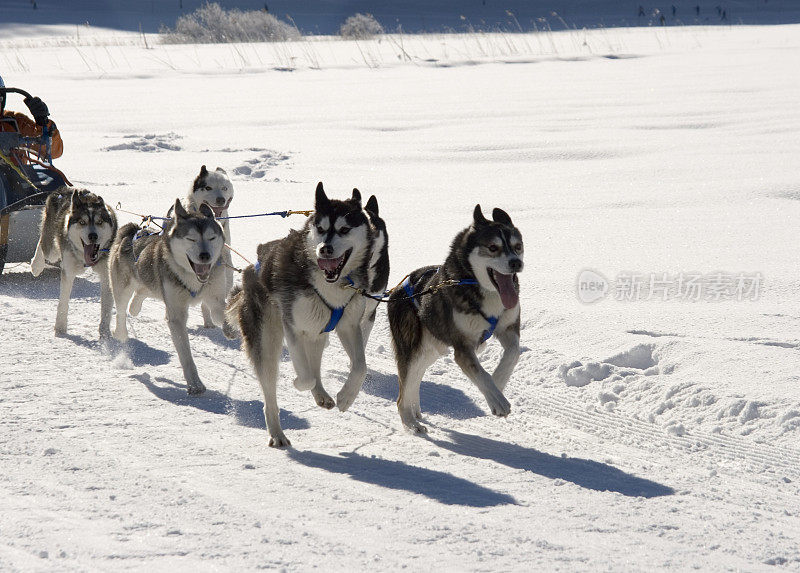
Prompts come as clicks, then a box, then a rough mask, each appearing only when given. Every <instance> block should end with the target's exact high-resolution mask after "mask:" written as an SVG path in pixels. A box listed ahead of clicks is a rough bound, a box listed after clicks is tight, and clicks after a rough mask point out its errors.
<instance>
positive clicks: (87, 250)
mask: <svg viewBox="0 0 800 573" xmlns="http://www.w3.org/2000/svg"><path fill="white" fill-rule="evenodd" d="M97 248H98V247H97V245H95V244H93V243H89V244H88V245H83V263H84V264H85V265H86V266H89V267H91V266H93V265H94V264H95V263H96V262H97V259H96V258H95V253H96V252H97Z"/></svg>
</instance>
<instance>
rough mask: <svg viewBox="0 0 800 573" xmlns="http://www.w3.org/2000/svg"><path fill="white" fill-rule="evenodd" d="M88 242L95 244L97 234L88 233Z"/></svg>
mask: <svg viewBox="0 0 800 573" xmlns="http://www.w3.org/2000/svg"><path fill="white" fill-rule="evenodd" d="M89 240H90V241H91V242H93V243H96V242H97V233H89Z"/></svg>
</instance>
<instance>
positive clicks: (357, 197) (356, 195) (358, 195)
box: [351, 187, 361, 205]
mask: <svg viewBox="0 0 800 573" xmlns="http://www.w3.org/2000/svg"><path fill="white" fill-rule="evenodd" d="M351 199H352V200H353V201H355V202H357V203H358V204H359V205H361V191H359V190H358V189H356V188H355V187H353V196H352V197H351Z"/></svg>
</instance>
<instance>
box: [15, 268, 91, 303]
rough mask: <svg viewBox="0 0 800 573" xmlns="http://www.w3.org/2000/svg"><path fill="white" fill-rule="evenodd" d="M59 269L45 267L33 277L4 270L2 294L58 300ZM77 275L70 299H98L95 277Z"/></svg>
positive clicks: (29, 274) (28, 274) (59, 286)
mask: <svg viewBox="0 0 800 573" xmlns="http://www.w3.org/2000/svg"><path fill="white" fill-rule="evenodd" d="M60 276H61V271H59V270H58V269H57V268H46V269H45V270H44V271H43V272H42V274H41V275H39V276H38V277H34V276H33V275H32V274H31V273H30V272H5V273H3V275H2V276H0V288H1V289H2V291H3V294H5V295H8V296H12V297H14V298H28V299H34V300H58V297H59V293H60V290H61V279H60ZM89 276H90V275H88V274H87V275H84V276H78V277H76V278H75V282H74V283H73V285H72V292H71V293H70V300H74V299H90V300H98V301H99V300H100V284H99V283H98V282H97V277H96V276H94V277H92V278H93V279H95V280H94V281H91V280H89Z"/></svg>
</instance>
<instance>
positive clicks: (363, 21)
mask: <svg viewBox="0 0 800 573" xmlns="http://www.w3.org/2000/svg"><path fill="white" fill-rule="evenodd" d="M377 34H383V26H381V25H380V23H379V22H378V21H377V20H376V19H375V17H374V16H373V15H372V14H353V15H352V16H350V17H349V18H348V19H347V20H345V21H344V24H342V25H341V27H340V28H339V35H340V36H342V37H343V38H350V39H355V40H368V39H370V38H372V37H374V36H376V35H377Z"/></svg>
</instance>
